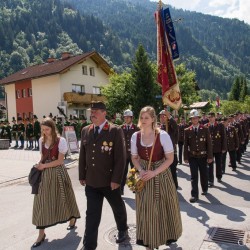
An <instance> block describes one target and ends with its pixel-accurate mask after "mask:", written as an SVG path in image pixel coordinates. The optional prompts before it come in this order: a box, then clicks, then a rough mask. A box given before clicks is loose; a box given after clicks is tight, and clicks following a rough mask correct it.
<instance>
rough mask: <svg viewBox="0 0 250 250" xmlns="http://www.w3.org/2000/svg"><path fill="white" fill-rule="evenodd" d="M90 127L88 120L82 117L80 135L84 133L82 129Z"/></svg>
mask: <svg viewBox="0 0 250 250" xmlns="http://www.w3.org/2000/svg"><path fill="white" fill-rule="evenodd" d="M88 125H89V124H88V122H87V119H86V117H85V115H82V116H81V129H80V135H81V133H82V129H83V128H84V127H86V126H88Z"/></svg>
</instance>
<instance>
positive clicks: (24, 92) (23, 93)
mask: <svg viewBox="0 0 250 250" xmlns="http://www.w3.org/2000/svg"><path fill="white" fill-rule="evenodd" d="M22 96H23V98H24V97H26V89H22Z"/></svg>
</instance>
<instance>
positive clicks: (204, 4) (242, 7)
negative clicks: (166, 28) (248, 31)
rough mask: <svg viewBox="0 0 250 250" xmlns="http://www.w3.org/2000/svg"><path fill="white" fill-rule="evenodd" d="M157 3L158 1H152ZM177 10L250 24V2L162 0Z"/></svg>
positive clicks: (233, 0)
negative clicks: (236, 19) (234, 19)
mask: <svg viewBox="0 0 250 250" xmlns="http://www.w3.org/2000/svg"><path fill="white" fill-rule="evenodd" d="M152 1H156V2H158V1H157V0H152ZM162 2H164V3H166V4H170V5H172V6H174V7H176V8H181V9H185V10H193V11H197V12H202V13H205V14H211V15H215V16H221V17H228V18H238V19H239V20H243V21H245V22H246V23H248V24H250V14H249V11H250V0H188V1H184V0H162Z"/></svg>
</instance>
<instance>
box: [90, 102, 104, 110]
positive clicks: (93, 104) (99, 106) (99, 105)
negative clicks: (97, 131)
mask: <svg viewBox="0 0 250 250" xmlns="http://www.w3.org/2000/svg"><path fill="white" fill-rule="evenodd" d="M90 108H91V109H103V110H106V105H105V104H104V103H103V102H91V104H90Z"/></svg>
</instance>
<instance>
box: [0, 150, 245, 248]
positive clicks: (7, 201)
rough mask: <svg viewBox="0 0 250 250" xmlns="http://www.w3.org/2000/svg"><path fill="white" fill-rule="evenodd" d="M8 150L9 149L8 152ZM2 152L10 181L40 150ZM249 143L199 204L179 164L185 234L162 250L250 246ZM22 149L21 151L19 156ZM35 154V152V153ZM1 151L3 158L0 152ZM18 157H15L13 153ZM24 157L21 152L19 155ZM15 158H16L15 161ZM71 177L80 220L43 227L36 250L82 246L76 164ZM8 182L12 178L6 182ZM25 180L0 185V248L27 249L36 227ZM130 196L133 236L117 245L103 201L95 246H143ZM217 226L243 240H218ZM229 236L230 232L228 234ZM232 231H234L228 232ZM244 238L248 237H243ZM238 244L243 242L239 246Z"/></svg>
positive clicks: (0, 162)
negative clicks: (138, 238)
mask: <svg viewBox="0 0 250 250" xmlns="http://www.w3.org/2000/svg"><path fill="white" fill-rule="evenodd" d="M7 151H8V152H7ZM7 151H6V152H4V151H1V150H0V176H1V180H3V181H4V180H5V182H6V180H11V179H12V178H18V177H20V176H21V177H22V175H23V174H25V173H26V174H27V172H28V171H29V169H30V167H31V166H32V164H33V163H35V162H36V161H37V159H39V158H36V157H39V153H38V152H36V151H34V152H33V151H32V153H31V154H32V156H30V158H29V160H24V159H23V157H27V156H24V155H25V154H26V153H27V154H28V152H26V151H24V150H22V151H20V154H19V153H17V152H12V151H14V150H7ZM249 151H250V147H248V152H246V153H245V155H244V156H243V159H242V165H239V166H238V170H237V172H233V171H232V170H231V168H229V167H227V169H226V174H225V175H224V176H223V182H222V183H217V182H215V187H213V188H210V189H209V194H208V195H207V196H200V200H199V202H197V203H195V204H191V203H189V198H190V189H191V183H190V170H189V167H188V166H187V165H178V180H179V186H180V188H179V190H178V195H179V201H180V209H181V216H182V223H183V234H182V236H181V238H180V239H179V240H178V242H177V243H176V244H173V245H171V246H170V247H167V246H161V247H160V250H163V249H177V250H182V249H183V250H196V249H197V250H198V249H202V250H205V249H218V250H219V249H227V250H229V249H230V250H237V249H242V250H245V249H250V232H249V231H250V192H249V191H250V184H249V183H250V182H249V181H250V153H249ZM21 153H23V154H24V155H22V154H21ZM37 153H38V154H37ZM4 155H5V158H3V157H2V156H4ZM17 155H19V156H17ZM20 155H22V156H20ZM17 157H19V158H20V159H18V158H17ZM68 172H69V175H70V177H71V180H72V184H73V188H74V191H75V195H76V200H77V203H78V206H79V209H80V212H81V216H82V218H81V219H79V220H78V222H77V227H76V229H74V230H72V231H71V232H69V231H67V230H66V227H67V225H66V224H62V225H57V226H54V227H51V228H48V229H47V230H46V235H47V237H46V240H45V243H43V244H42V245H41V246H40V247H39V250H49V249H51V250H76V249H77V250H79V249H81V247H82V237H83V234H84V226H85V211H86V198H85V194H84V187H82V186H81V185H80V184H79V182H78V170H77V162H75V163H74V164H72V165H71V168H70V169H69V170H68ZM10 183H11V181H10ZM30 192H31V187H30V186H29V184H28V183H27V180H26V181H25V180H24V181H22V182H19V181H18V180H17V181H16V182H14V183H12V185H4V186H0V204H1V206H0V220H1V223H2V226H1V227H0V249H8V250H12V249H13V250H16V249H18V250H26V249H31V245H32V244H33V242H34V241H35V239H36V237H37V230H36V229H35V227H34V226H33V225H32V224H31V217H32V203H33V196H32V195H30ZM134 198H135V197H134V194H133V193H132V192H131V191H129V190H128V189H125V195H124V196H123V199H124V202H125V204H126V208H127V214H128V224H129V225H130V230H129V231H130V236H131V240H130V241H127V242H126V244H120V245H116V244H115V243H114V236H115V234H116V228H115V221H114V217H113V214H112V211H111V208H110V206H109V204H108V203H107V202H106V201H105V202H104V204H103V213H102V221H101V224H100V227H99V235H98V247H97V250H115V249H119V250H128V249H134V250H142V249H145V248H143V247H139V246H137V245H135V244H134V239H135V199H134ZM215 227H221V228H225V229H229V230H231V229H235V230H242V231H244V232H245V237H246V238H245V239H243V242H241V241H239V242H238V243H239V245H237V244H235V245H233V244H227V243H225V242H221V243H218V242H217V243H216V242H214V241H211V240H210V239H209V238H208V237H207V236H208V235H210V232H211V231H212V230H213V228H215ZM226 235H230V231H229V232H227V233H226ZM232 235H233V234H232ZM247 237H248V240H247ZM240 245H242V246H240Z"/></svg>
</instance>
